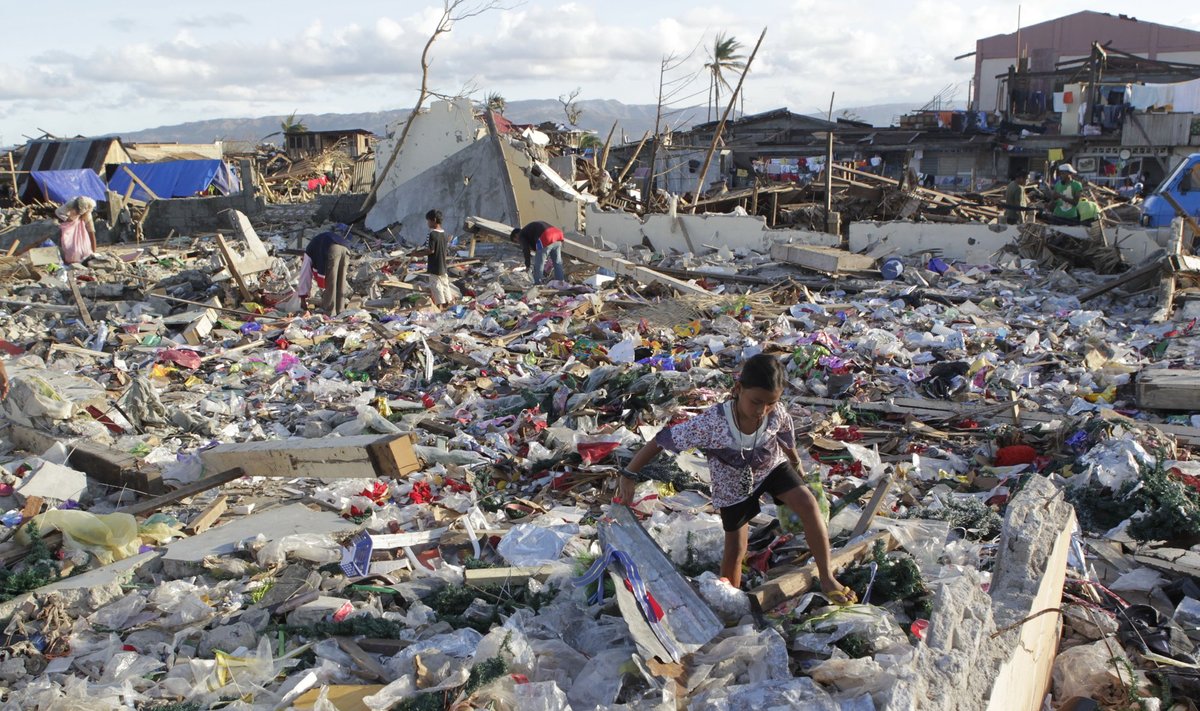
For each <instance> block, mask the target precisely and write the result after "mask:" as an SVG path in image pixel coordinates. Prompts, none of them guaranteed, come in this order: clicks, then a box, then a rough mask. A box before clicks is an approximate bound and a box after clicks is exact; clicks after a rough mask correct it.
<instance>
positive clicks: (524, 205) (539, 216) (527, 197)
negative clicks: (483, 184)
mask: <svg viewBox="0 0 1200 711" xmlns="http://www.w3.org/2000/svg"><path fill="white" fill-rule="evenodd" d="M499 143H500V146H501V150H502V151H503V153H504V167H505V170H506V171H507V172H508V179H509V181H510V182H511V184H512V190H513V196H514V198H515V199H516V208H517V218H516V221H515V222H513V223H511V224H514V225H515V224H522V225H524V224H527V223H530V222H533V221H535V220H542V221H544V222H548V223H550V224H552V225H556V226H558V227H560V228H561V229H562V230H563V231H564V232H577V231H578V230H579V218H580V215H581V214H582V213H581V212H580V209H579V204H578V203H576V202H575V201H573V200H564V199H562V198H559V197H557V196H555V195H552V194H550V193H549V192H547V191H546V190H544V189H543V188H542V186H543V185H546V184H547V183H546V181H544V180H543V179H541V178H531V177H530V170H531V169H532V168H533V160H532V159H531V158H530V157H529V156H528V155H527V154H526V153H525V151H524V150H522V149H520V148H518V147H516V146H514V145H512V144H510V143H509V142H508V141H507V140H504V139H500V140H499ZM496 199H500V195H499V194H497V196H496ZM476 214H479V215H480V216H481V217H486V215H484V214H483V213H476ZM501 222H503V220H501Z"/></svg>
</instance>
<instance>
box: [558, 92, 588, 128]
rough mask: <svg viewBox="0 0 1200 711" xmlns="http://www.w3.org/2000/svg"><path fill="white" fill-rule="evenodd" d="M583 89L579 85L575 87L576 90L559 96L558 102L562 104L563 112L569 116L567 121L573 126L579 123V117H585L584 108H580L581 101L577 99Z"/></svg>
mask: <svg viewBox="0 0 1200 711" xmlns="http://www.w3.org/2000/svg"><path fill="white" fill-rule="evenodd" d="M581 91H582V89H580V88H579V87H575V91H572V92H571V93H570V94H563V95H562V96H559V97H558V103H560V104H562V107H563V113H564V114H566V116H567V123H569V124H571V125H572V126H578V125H579V119H581V118H583V109H581V108H579V103H578V102H576V101H575V100H576V99H578V98H579V93H580V92H581Z"/></svg>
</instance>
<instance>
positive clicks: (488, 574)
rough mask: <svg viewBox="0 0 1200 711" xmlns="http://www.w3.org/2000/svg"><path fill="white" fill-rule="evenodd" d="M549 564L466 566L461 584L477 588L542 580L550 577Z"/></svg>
mask: <svg viewBox="0 0 1200 711" xmlns="http://www.w3.org/2000/svg"><path fill="white" fill-rule="evenodd" d="M551 572H552V571H551V568H550V566H547V565H535V566H526V567H511V568H468V569H467V570H464V571H463V585H471V586H473V587H477V588H486V587H492V586H495V585H524V584H525V583H527V582H529V581H530V580H531V579H532V580H539V581H544V580H546V578H548V577H550V573H551Z"/></svg>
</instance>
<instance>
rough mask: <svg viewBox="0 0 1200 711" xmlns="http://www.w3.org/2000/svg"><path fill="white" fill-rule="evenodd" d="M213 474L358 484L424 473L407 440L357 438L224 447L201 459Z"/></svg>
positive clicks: (248, 443) (398, 438) (369, 436)
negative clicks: (229, 471)
mask: <svg viewBox="0 0 1200 711" xmlns="http://www.w3.org/2000/svg"><path fill="white" fill-rule="evenodd" d="M200 459H201V461H203V462H204V467H205V469H206V470H209V471H225V470H226V469H231V468H233V467H241V468H242V469H244V470H245V471H246V475H247V476H264V477H281V478H293V477H310V478H315V479H356V478H374V477H379V476H392V477H395V476H403V475H405V474H409V473H411V472H413V471H416V470H417V469H418V468H420V463H419V461H418V460H417V458H416V454H415V452H413V450H412V441H411V439H409V437H408V435H383V436H379V435H359V436H356V437H321V438H317V439H285V440H270V441H266V442H245V443H238V444H222V445H218V446H216V447H213V448H212V449H209V450H206V451H204V452H201V453H200Z"/></svg>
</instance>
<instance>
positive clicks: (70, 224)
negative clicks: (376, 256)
mask: <svg viewBox="0 0 1200 711" xmlns="http://www.w3.org/2000/svg"><path fill="white" fill-rule="evenodd" d="M95 209H96V201H95V200H93V199H91V198H90V197H87V196H85V195H80V196H79V197H77V198H74V199H71V200H68V201H67V202H65V203H63V204H62V205H59V206H58V209H57V210H55V211H54V214H55V216H56V217H58V220H59V225H58V229H59V232H60V233H61V238H60V240H59V248H60V249H61V250H62V255H63V262H64V263H66V264H80V263H83V264H85V265H86V264H87V262H88V260H89V259H91V258H92V255H93V254H95V253H96V225H95V223H94V222H93V221H92V210H95Z"/></svg>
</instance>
